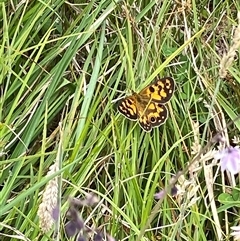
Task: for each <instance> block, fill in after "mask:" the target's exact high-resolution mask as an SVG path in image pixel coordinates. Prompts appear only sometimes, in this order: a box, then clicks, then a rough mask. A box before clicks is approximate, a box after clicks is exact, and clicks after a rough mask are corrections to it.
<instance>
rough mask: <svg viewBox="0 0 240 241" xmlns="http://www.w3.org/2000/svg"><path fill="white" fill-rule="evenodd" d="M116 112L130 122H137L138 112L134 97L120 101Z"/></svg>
mask: <svg viewBox="0 0 240 241" xmlns="http://www.w3.org/2000/svg"><path fill="white" fill-rule="evenodd" d="M118 110H119V112H120V113H121V114H123V115H124V116H126V117H127V118H128V119H130V120H137V118H138V114H137V113H138V112H137V105H136V99H135V98H134V95H132V96H129V97H126V98H124V99H121V100H120V101H119V104H118Z"/></svg>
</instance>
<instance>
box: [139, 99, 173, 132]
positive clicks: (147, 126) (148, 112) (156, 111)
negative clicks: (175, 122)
mask: <svg viewBox="0 0 240 241" xmlns="http://www.w3.org/2000/svg"><path fill="white" fill-rule="evenodd" d="M138 113H139V124H140V126H141V127H142V129H143V130H144V131H146V132H150V131H151V130H152V128H154V127H158V126H160V125H162V124H163V123H165V121H166V120H167V118H168V110H167V108H166V107H165V105H161V104H159V103H156V102H151V103H150V104H149V105H148V106H147V107H145V110H144V109H143V108H141V107H139V112H138Z"/></svg>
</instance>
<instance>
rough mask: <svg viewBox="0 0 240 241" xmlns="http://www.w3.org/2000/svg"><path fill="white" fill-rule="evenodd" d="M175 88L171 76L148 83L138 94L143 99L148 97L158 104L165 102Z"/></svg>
mask: <svg viewBox="0 0 240 241" xmlns="http://www.w3.org/2000/svg"><path fill="white" fill-rule="evenodd" d="M174 90H175V82H174V80H173V79H172V78H171V77H165V78H162V79H158V80H156V81H155V82H153V83H152V84H150V85H148V86H147V87H146V88H144V89H143V90H142V91H140V93H139V95H140V96H142V97H143V98H144V99H149V100H151V101H153V102H157V103H160V104H165V103H167V102H168V101H169V100H170V99H171V97H172V95H173V92H174Z"/></svg>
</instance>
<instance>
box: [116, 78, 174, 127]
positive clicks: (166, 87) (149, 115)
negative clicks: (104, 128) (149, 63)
mask: <svg viewBox="0 0 240 241" xmlns="http://www.w3.org/2000/svg"><path fill="white" fill-rule="evenodd" d="M174 89H175V83H174V80H173V79H172V78H170V77H165V78H163V79H159V80H157V81H155V82H154V83H152V84H150V85H148V86H147V87H145V88H144V89H143V90H142V91H140V92H139V93H135V92H134V93H133V94H132V95H131V96H128V97H126V98H123V99H121V100H120V102H119V105H118V110H119V112H120V113H121V114H123V115H124V116H125V117H127V118H128V119H130V120H134V121H137V120H138V121H139V124H140V126H141V128H142V129H143V130H144V131H147V132H150V131H151V130H152V128H154V127H157V126H160V125H162V124H163V123H164V122H165V121H166V119H167V117H168V110H167V108H166V107H165V105H164V104H165V103H166V102H168V101H169V100H170V99H171V97H172V95H173V92H174Z"/></svg>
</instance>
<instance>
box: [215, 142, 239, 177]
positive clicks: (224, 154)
mask: <svg viewBox="0 0 240 241" xmlns="http://www.w3.org/2000/svg"><path fill="white" fill-rule="evenodd" d="M214 158H215V159H217V160H218V159H220V165H221V169H222V171H225V170H228V171H229V172H231V173H232V174H237V173H239V172H240V149H239V147H238V146H235V147H232V146H229V147H227V148H225V149H224V150H222V151H219V152H217V153H216V154H215V155H214Z"/></svg>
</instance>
